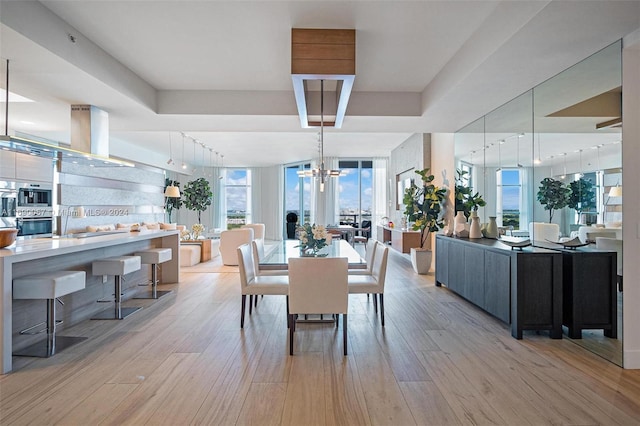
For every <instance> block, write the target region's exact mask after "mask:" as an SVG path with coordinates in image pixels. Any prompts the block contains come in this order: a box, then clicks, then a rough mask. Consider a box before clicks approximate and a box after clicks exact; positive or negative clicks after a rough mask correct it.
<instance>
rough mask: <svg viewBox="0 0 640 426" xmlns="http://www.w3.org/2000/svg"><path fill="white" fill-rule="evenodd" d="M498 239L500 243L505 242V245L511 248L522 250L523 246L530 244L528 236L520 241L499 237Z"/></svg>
mask: <svg viewBox="0 0 640 426" xmlns="http://www.w3.org/2000/svg"><path fill="white" fill-rule="evenodd" d="M498 241H500V242H501V243H502V244H505V245H507V246H509V247H511V250H513V249H520V250H522V248H523V247H529V246H530V245H531V240H530V239H528V238H527V239H526V240H520V241H515V240H513V241H512V240H505V239H502V238H500V239H499V240H498Z"/></svg>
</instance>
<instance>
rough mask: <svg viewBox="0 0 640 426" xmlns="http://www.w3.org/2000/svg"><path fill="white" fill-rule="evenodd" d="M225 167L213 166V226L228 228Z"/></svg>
mask: <svg viewBox="0 0 640 426" xmlns="http://www.w3.org/2000/svg"><path fill="white" fill-rule="evenodd" d="M224 175H225V173H224V169H222V168H220V167H214V168H213V178H212V185H211V186H212V188H211V189H212V191H213V227H214V228H219V229H222V230H225V229H227V197H226V195H225V193H224Z"/></svg>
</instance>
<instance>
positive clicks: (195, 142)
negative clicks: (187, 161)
mask: <svg viewBox="0 0 640 426" xmlns="http://www.w3.org/2000/svg"><path fill="white" fill-rule="evenodd" d="M191 140H192V141H193V173H195V172H196V168H197V167H196V144H197V143H198V141H197V140H196V139H194V138H191Z"/></svg>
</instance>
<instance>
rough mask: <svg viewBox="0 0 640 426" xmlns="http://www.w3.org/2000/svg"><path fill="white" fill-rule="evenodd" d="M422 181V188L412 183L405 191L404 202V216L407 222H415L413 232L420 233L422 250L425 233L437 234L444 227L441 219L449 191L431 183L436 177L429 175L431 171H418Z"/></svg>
mask: <svg viewBox="0 0 640 426" xmlns="http://www.w3.org/2000/svg"><path fill="white" fill-rule="evenodd" d="M416 173H417V174H418V175H419V176H420V178H421V180H422V186H421V187H419V186H418V185H416V183H415V181H413V180H412V181H411V185H410V186H409V187H408V188H407V189H406V190H405V192H404V195H403V197H402V202H403V204H404V206H405V210H404V214H405V216H406V217H407V220H409V221H410V222H413V228H412V229H413V230H414V231H420V237H421V238H420V248H422V247H423V246H424V241H425V233H426V234H427V235H428V233H429V232H437V231H438V230H440V229H442V228H443V227H444V222H443V220H442V219H441V218H440V212H441V210H442V204H443V202H444V199H445V197H446V193H447V189H446V188H439V187H437V186H435V185H433V184H432V183H431V182H433V180H434V179H435V177H434V176H433V175H431V174H429V169H424V170H416Z"/></svg>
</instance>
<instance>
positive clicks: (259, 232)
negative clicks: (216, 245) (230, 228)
mask: <svg viewBox="0 0 640 426" xmlns="http://www.w3.org/2000/svg"><path fill="white" fill-rule="evenodd" d="M242 228H251V229H253V239H254V240H263V241H264V231H265V226H264V223H248V224H246V225H242Z"/></svg>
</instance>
